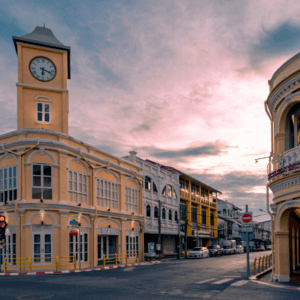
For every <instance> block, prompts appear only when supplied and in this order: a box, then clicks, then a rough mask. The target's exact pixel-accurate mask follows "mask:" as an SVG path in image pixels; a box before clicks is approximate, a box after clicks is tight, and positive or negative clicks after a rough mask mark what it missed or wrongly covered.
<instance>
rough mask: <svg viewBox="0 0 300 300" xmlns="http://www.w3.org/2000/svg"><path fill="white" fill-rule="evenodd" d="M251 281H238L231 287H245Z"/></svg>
mask: <svg viewBox="0 0 300 300" xmlns="http://www.w3.org/2000/svg"><path fill="white" fill-rule="evenodd" d="M248 281H249V280H239V281H236V282H234V283H232V284H231V285H232V286H241V285H244V284H246V283H247V282H248Z"/></svg>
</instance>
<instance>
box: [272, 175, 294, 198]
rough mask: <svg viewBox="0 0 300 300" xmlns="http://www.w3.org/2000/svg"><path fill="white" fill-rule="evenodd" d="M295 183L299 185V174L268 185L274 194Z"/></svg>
mask: <svg viewBox="0 0 300 300" xmlns="http://www.w3.org/2000/svg"><path fill="white" fill-rule="evenodd" d="M296 185H300V176H297V177H294V178H289V179H286V180H283V181H281V182H279V183H276V184H274V185H272V186H270V189H271V190H272V192H273V194H274V193H276V192H278V191H280V190H283V189H287V188H289V187H292V186H296ZM276 198H277V197H276Z"/></svg>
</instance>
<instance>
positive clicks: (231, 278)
mask: <svg viewBox="0 0 300 300" xmlns="http://www.w3.org/2000/svg"><path fill="white" fill-rule="evenodd" d="M223 277H224V276H223ZM238 277H241V276H228V277H226V278H223V279H220V278H219V279H217V278H210V279H205V280H202V281H198V282H196V284H205V283H206V284H216V285H218V284H224V283H226V282H229V281H234V280H237V278H238ZM247 282H249V280H238V281H234V282H233V283H231V284H230V286H242V285H244V284H246V283H247Z"/></svg>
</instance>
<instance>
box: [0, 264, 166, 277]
mask: <svg viewBox="0 0 300 300" xmlns="http://www.w3.org/2000/svg"><path fill="white" fill-rule="evenodd" d="M159 263H162V261H151V262H145V261H143V262H138V263H132V264H128V265H121V264H119V265H108V266H106V267H89V268H84V269H81V270H76V271H74V270H63V271H49V270H39V271H36V272H31V273H29V272H19V273H18V272H16V273H9V272H7V273H0V276H1V275H2V276H15V275H46V274H68V273H81V272H91V271H102V270H110V269H116V268H126V267H136V266H145V265H154V264H159Z"/></svg>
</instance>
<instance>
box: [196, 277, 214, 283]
mask: <svg viewBox="0 0 300 300" xmlns="http://www.w3.org/2000/svg"><path fill="white" fill-rule="evenodd" d="M215 279H216V278H211V279H206V280H202V281H199V282H196V283H198V284H202V283H205V282H209V281H212V280H215Z"/></svg>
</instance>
